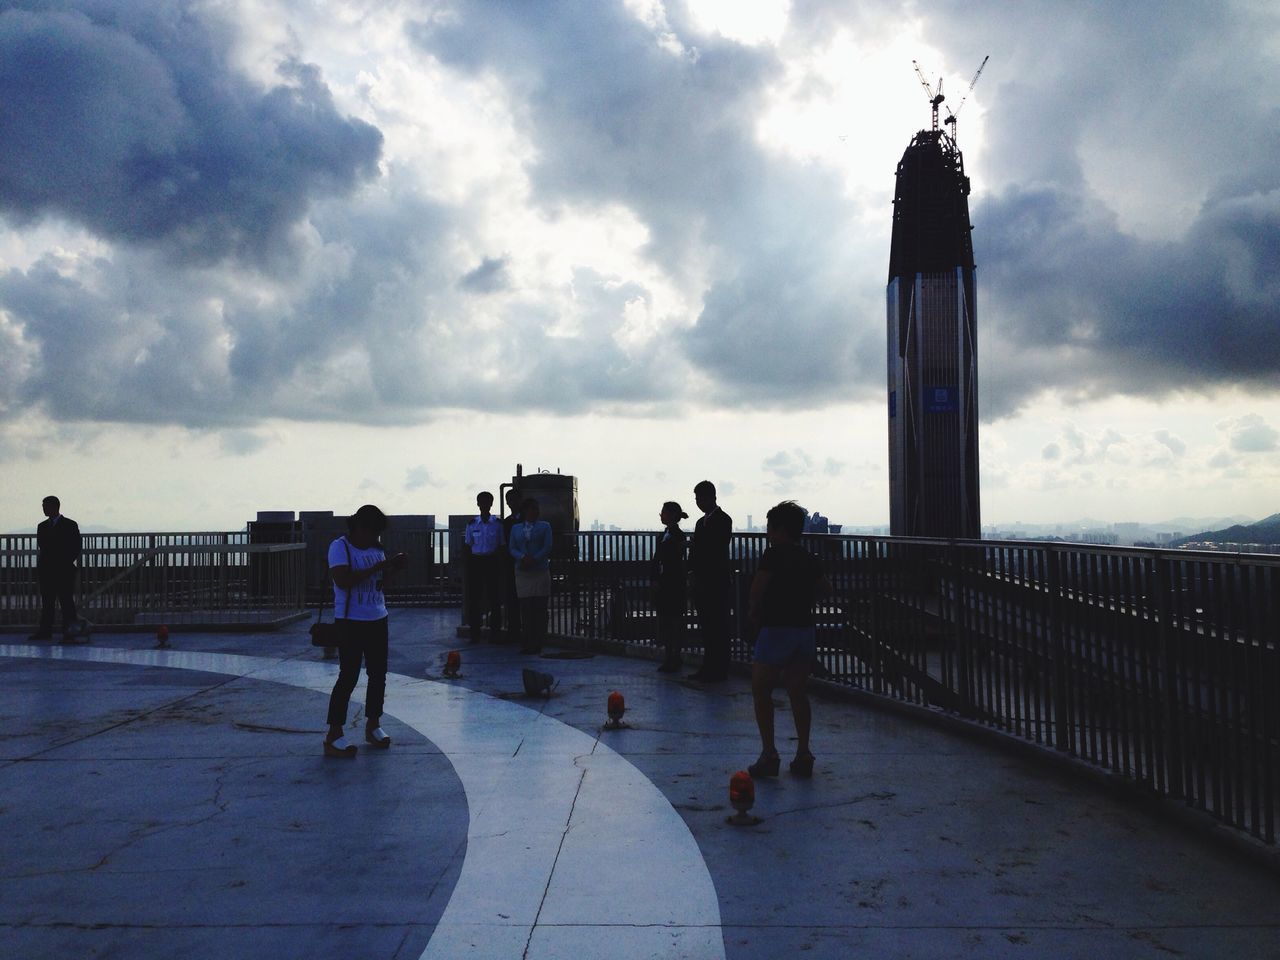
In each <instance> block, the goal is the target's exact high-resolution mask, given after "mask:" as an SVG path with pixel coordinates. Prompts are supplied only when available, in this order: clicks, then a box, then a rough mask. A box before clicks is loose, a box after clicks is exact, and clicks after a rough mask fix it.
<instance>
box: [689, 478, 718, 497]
mask: <svg viewBox="0 0 1280 960" xmlns="http://www.w3.org/2000/svg"><path fill="white" fill-rule="evenodd" d="M700 493H709V494H711V496H712V497H714V496H715V495H716V485H715V484H714V483H712V482H711V481H710V480H702V481H700V482H699V483H698V485H697V486H696V487H694V488H693V495H694V496H695V497H696V496H698V494H700Z"/></svg>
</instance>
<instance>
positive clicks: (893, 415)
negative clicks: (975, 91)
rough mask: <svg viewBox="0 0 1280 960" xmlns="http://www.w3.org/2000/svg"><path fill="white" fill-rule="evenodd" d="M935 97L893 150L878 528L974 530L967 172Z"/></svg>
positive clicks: (951, 533)
mask: <svg viewBox="0 0 1280 960" xmlns="http://www.w3.org/2000/svg"><path fill="white" fill-rule="evenodd" d="M984 64H985V61H984ZM979 72H981V71H979ZM974 79H975V81H976V79H977V78H976V77H975V78H974ZM922 80H923V77H922ZM925 85H926V89H928V84H927V82H926V84H925ZM930 93H931V97H932V91H930ZM941 102H942V95H941V91H939V93H938V95H937V96H936V97H932V103H933V129H931V130H921V131H920V132H919V133H917V134H916V135H915V137H913V138H912V140H911V144H910V146H908V147H907V149H906V152H905V153H903V155H902V160H901V161H900V162H899V163H898V173H897V188H896V189H895V191H894V197H893V241H892V245H891V247H890V252H889V287H888V308H889V310H888V312H889V317H888V319H889V518H890V532H891V533H892V534H893V535H894V536H896V537H897V536H905V537H948V538H969V539H977V538H978V537H980V536H981V524H980V519H979V492H978V344H977V332H976V310H975V302H974V294H975V290H974V265H973V242H972V238H971V237H970V231H971V230H972V227H971V226H970V225H969V199H968V198H969V178H968V177H967V176H965V172H964V158H963V156H962V155H961V153H960V150H959V148H958V147H957V146H956V141H955V136H954V126H953V128H952V133H950V134H948V132H947V131H946V130H945V129H944V130H940V129H938V119H937V118H938V104H939V103H941ZM947 122H952V119H951V118H949V119H948V121H947Z"/></svg>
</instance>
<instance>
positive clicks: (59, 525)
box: [31, 496, 81, 640]
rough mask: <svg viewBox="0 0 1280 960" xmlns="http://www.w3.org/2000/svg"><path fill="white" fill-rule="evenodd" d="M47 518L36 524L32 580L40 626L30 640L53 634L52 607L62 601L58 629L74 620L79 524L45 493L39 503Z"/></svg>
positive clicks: (65, 626) (60, 504)
mask: <svg viewBox="0 0 1280 960" xmlns="http://www.w3.org/2000/svg"><path fill="white" fill-rule="evenodd" d="M40 506H41V508H42V509H43V510H44V515H45V516H46V517H47V518H48V519H47V520H44V521H42V522H41V523H40V525H39V526H37V527H36V580H37V582H39V584H40V627H39V629H38V630H37V631H36V632H35V633H33V634H32V635H31V639H32V640H48V639H50V638H51V637H52V636H53V608H54V605H55V604H58V603H60V604H61V605H62V629H63V631H64V632H65V631H66V630H67V629H69V628H70V627H71V625H72V624H73V623H75V622H76V601H75V596H74V593H75V586H76V564H77V563H79V562H80V554H81V538H80V527H79V526H77V525H76V522H75V521H74V520H72V519H71V518H70V517H64V516H62V503H61V502H60V501H59V500H58V498H57V497H53V496H49V497H45V498H44V500H43V501H41V504H40Z"/></svg>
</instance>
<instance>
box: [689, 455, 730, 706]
mask: <svg viewBox="0 0 1280 960" xmlns="http://www.w3.org/2000/svg"><path fill="white" fill-rule="evenodd" d="M693 498H694V501H695V502H696V503H697V505H698V509H699V510H701V511H702V516H701V517H700V518H699V519H698V522H697V523H696V524H694V527H693V543H692V545H691V547H690V551H689V571H690V573H691V575H692V577H693V605H694V607H695V608H696V609H697V611H698V633H699V634H700V635H701V636H702V646H703V655H702V666H701V668H699V669H698V670H696V671H695V672H693V673H691V674H689V677H690V678H691V679H693V680H701V681H703V682H704V683H719V682H720V681H722V680H725V679H727V678H728V676H729V605H730V603H731V600H732V598H731V586H732V584H731V581H730V568H729V541H730V539H731V538H732V537H733V518H732V517H730V516H729V515H728V514H727V513H725V512H724V511H723V510H721V509H720V506H719V504H717V502H716V487H715V484H714V483H712V482H711V481H710V480H703V481H702V482H701V483H699V484H698V485H697V486H696V487H694V488H693Z"/></svg>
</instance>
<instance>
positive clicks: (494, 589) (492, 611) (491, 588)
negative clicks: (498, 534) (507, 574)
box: [484, 554, 502, 642]
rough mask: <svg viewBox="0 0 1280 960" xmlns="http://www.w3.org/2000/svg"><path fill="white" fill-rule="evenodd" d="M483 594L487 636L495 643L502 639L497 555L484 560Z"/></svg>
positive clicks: (500, 574) (500, 589)
mask: <svg viewBox="0 0 1280 960" xmlns="http://www.w3.org/2000/svg"><path fill="white" fill-rule="evenodd" d="M484 567H485V570H484V594H485V597H486V598H487V600H488V603H487V606H488V609H489V634H490V636H491V638H492V639H493V640H494V641H495V642H496V641H499V640H501V639H502V567H501V566H500V565H499V563H498V557H497V555H496V554H495V555H492V556H488V557H485V558H484Z"/></svg>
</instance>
